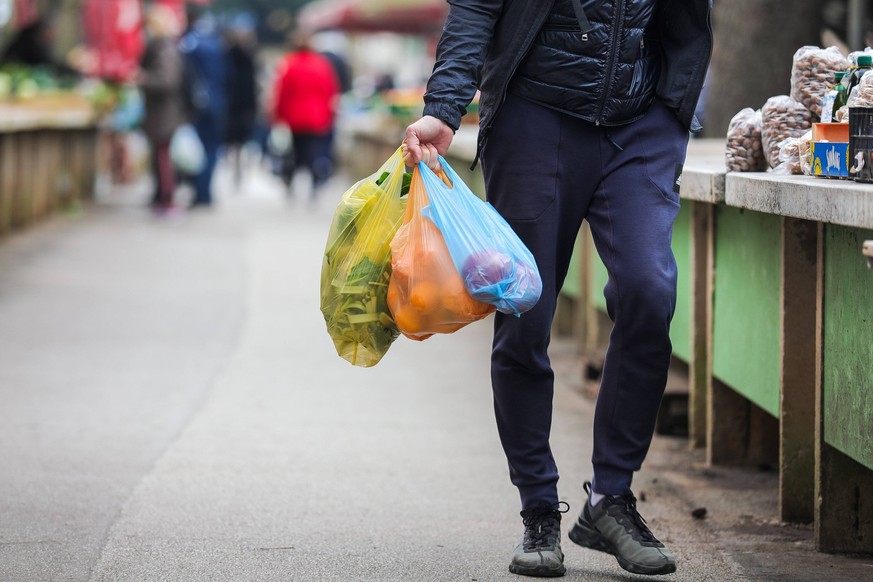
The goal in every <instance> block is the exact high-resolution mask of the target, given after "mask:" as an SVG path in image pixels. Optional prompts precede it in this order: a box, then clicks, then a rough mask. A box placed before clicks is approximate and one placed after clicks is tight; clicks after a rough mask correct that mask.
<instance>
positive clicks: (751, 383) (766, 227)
mask: <svg viewBox="0 0 873 582" xmlns="http://www.w3.org/2000/svg"><path fill="white" fill-rule="evenodd" d="M780 230H781V219H780V218H779V217H778V216H774V215H772V214H762V213H758V212H750V211H742V210H740V209H737V208H731V207H727V206H719V207H717V208H716V222H715V291H714V297H713V316H712V317H713V324H712V327H713V334H712V336H713V337H712V342H713V346H712V372H713V375H714V376H715V377H716V378H718V379H719V380H721V381H722V382H724V383H725V384H727V385H728V386H730V387H731V388H733V389H734V390H736V391H737V392H739V393H740V394H742V395H743V396H744V397H746V398H748V399H749V400H751V401H752V402H754V403H755V404H757V405H758V406H760V407H761V408H763V409H764V410H766V411H767V412H769V413H770V414H772V415H773V416H777V417H778V415H779V313H780V299H779V280H780V265H781V262H780V254H781V251H780V248H781V244H780V242H781V235H780Z"/></svg>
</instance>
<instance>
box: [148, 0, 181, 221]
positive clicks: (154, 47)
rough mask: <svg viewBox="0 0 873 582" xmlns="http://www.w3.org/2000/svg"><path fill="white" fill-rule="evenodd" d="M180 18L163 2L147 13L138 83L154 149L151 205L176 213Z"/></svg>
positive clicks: (152, 151)
mask: <svg viewBox="0 0 873 582" xmlns="http://www.w3.org/2000/svg"><path fill="white" fill-rule="evenodd" d="M181 28H182V27H181V23H180V22H179V17H178V16H177V15H176V13H175V12H174V11H173V10H172V9H171V8H168V7H166V6H164V5H161V4H155V5H152V6H151V7H150V8H149V9H148V11H147V13H146V31H147V33H148V35H149V39H148V43H147V45H146V50H145V52H144V53H143V57H142V60H141V63H140V67H141V70H140V73H139V76H138V77H137V81H138V84H139V86H140V89H141V90H142V93H143V98H144V100H145V116H144V118H143V123H142V129H143V133H145V136H146V139H147V140H148V143H149V149H150V151H151V171H152V176H153V178H154V181H155V192H154V196H153V197H152V207H153V208H154V209H155V212H157V213H158V214H159V215H172V214H175V213H176V212H177V210H178V209H177V208H176V206H175V204H174V202H173V195H174V193H175V191H176V172H175V169H174V168H173V161H172V159H171V158H170V140H171V139H172V137H173V133H174V132H175V131H176V129H177V128H178V127H179V126H180V125H182V124H183V123H184V122H185V113H184V110H183V105H182V74H183V63H182V55H181V53H180V52H179V48H178V37H179V33H180V32H181Z"/></svg>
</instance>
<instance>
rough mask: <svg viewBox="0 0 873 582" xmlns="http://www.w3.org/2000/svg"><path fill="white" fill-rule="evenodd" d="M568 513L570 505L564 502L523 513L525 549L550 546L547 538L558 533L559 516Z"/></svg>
mask: <svg viewBox="0 0 873 582" xmlns="http://www.w3.org/2000/svg"><path fill="white" fill-rule="evenodd" d="M568 511H570V505H569V504H568V503H567V502H565V501H559V502H558V503H556V504H554V505H543V506H541V507H537V508H534V509H528V510H526V511H523V512H522V522H523V523H524V527H525V540H524V542H525V543H524V545H525V547H526V548H539V547H543V546H547V545H551V544H550V543H549V537H550V536H552V535H553V534H556V533H558V531H560V529H559V528H560V524H561V516H560V514H562V513H567V512H568Z"/></svg>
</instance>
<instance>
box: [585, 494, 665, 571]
mask: <svg viewBox="0 0 873 582" xmlns="http://www.w3.org/2000/svg"><path fill="white" fill-rule="evenodd" d="M584 488H585V492H586V493H588V497H589V500H588V501H587V502H586V503H585V507H584V508H583V509H582V513H581V514H580V515H579V519H577V520H576V524H575V525H574V526H573V529H571V530H570V539H571V540H573V542H575V543H577V544H579V545H580V546H583V547H586V548H591V549H592V550H598V551H600V552H606V553H607V554H612V555H613V556H615V557H616V559H617V560H618V564H619V565H620V566H621V567H622V568H624V569H625V570H627V571H628V572H633V573H634V574H670V573H672V572H675V571H676V560H675V559H674V558H673V554H671V553H670V551H669V550H668V549H667V548H665V547H664V544H662V543H661V542H659V541H658V538H656V537H655V536H654V535H653V534H652V532H651V531H650V530H649V528H648V527H647V526H646V520H644V519H643V517H642V516H641V515H640V514H639V513H638V512H637V500H636V497H634V496H633V495H632V494H630V493H628V494H627V495H617V496H612V495H607V496H606V497H604V498H603V499H601V500H600V503H598V504H597V505H595V506H594V507H592V506H591V499H590V498H591V483H587V482H586V483H585V486H584Z"/></svg>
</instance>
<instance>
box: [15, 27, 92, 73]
mask: <svg viewBox="0 0 873 582" xmlns="http://www.w3.org/2000/svg"><path fill="white" fill-rule="evenodd" d="M56 36H57V31H56V28H55V23H54V20H53V19H52V18H51V17H48V16H40V17H39V18H37V19H36V20H34V21H33V22H31V23H30V24H28V25H27V26H25V27H23V28H22V29H21V30H19V31H18V32H17V33H16V35H15V36H14V37H13V38H12V40H11V41H10V42H9V44H8V45H7V46H6V48H5V49H4V50H3V53H2V55H0V65H7V64H19V65H27V66H29V67H46V68H48V69H50V70H52V71H53V72H54V73H56V74H58V75H61V76H65V77H72V76H79V71H77V70H76V69H74V68H72V67H70V66H68V65H65V64H64V63H62V62H60V61H58V60H57V59H55V56H54V54H53V53H52V47H53V46H54V43H55V37H56Z"/></svg>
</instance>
